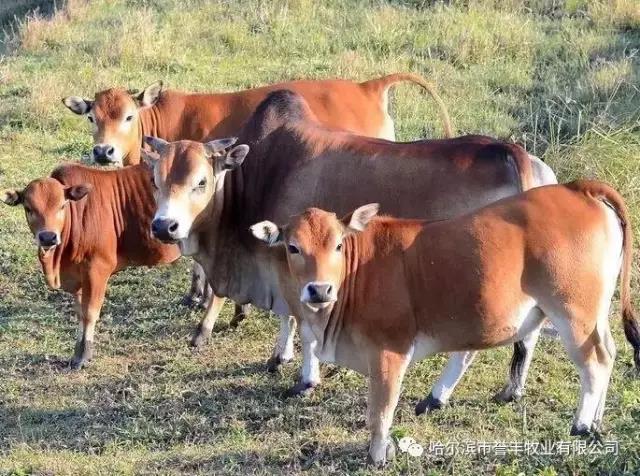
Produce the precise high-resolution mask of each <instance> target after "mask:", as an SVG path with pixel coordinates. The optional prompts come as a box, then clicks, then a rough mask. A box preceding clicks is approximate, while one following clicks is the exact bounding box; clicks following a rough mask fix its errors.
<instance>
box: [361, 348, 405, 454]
mask: <svg viewBox="0 0 640 476" xmlns="http://www.w3.org/2000/svg"><path fill="white" fill-rule="evenodd" d="M410 361H411V358H410V357H409V356H408V355H406V354H402V353H396V352H392V351H388V350H383V351H373V352H372V355H371V356H370V358H369V402H368V406H367V425H368V426H369V429H370V430H371V441H370V443H369V455H368V458H367V462H368V463H369V464H372V465H375V466H382V465H384V464H385V463H386V462H387V461H388V460H391V459H393V458H394V457H395V445H394V443H393V441H392V440H391V438H390V437H389V430H390V429H391V423H392V422H393V414H394V412H395V410H396V406H397V405H398V398H399V397H400V390H401V388H402V380H403V378H404V374H405V372H406V370H407V367H408V366H409V362H410Z"/></svg>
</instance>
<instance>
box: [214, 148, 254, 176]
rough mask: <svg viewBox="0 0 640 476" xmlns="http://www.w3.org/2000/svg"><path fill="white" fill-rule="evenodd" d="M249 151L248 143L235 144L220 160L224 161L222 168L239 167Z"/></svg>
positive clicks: (231, 168)
mask: <svg viewBox="0 0 640 476" xmlns="http://www.w3.org/2000/svg"><path fill="white" fill-rule="evenodd" d="M248 153H249V146H248V145H246V144H240V145H237V146H235V147H234V148H233V149H231V150H230V151H229V152H227V155H225V156H224V157H221V158H220V159H218V160H221V161H222V168H223V169H225V170H233V169H237V168H238V167H240V166H241V165H242V162H244V159H245V157H247V154H248Z"/></svg>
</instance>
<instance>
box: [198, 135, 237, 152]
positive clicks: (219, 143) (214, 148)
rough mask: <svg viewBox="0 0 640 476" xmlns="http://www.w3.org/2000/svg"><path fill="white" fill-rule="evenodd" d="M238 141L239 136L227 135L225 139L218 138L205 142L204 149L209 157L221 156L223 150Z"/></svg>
mask: <svg viewBox="0 0 640 476" xmlns="http://www.w3.org/2000/svg"><path fill="white" fill-rule="evenodd" d="M237 141H238V138H237V137H226V138H224V139H216V140H212V141H209V142H207V143H206V144H204V150H205V151H206V153H207V157H221V156H222V155H223V152H224V151H225V150H226V149H228V148H229V147H231V146H232V145H233V144H235V143H236V142H237Z"/></svg>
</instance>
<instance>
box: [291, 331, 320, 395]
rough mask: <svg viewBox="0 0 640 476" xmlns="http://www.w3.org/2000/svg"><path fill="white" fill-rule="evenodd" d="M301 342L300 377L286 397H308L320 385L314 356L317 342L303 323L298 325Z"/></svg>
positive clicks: (318, 366)
mask: <svg viewBox="0 0 640 476" xmlns="http://www.w3.org/2000/svg"><path fill="white" fill-rule="evenodd" d="M300 338H301V340H302V375H301V376H300V380H299V381H298V383H296V384H295V385H294V386H293V387H291V388H290V389H289V390H288V391H287V396H289V397H293V396H298V395H308V394H310V393H311V392H312V391H313V389H314V388H315V387H317V386H318V385H320V382H321V378H320V359H319V358H318V356H317V355H316V348H317V346H318V341H317V340H316V337H315V335H314V334H313V331H312V330H311V328H310V327H308V326H307V325H306V324H305V323H304V322H302V324H301V325H300Z"/></svg>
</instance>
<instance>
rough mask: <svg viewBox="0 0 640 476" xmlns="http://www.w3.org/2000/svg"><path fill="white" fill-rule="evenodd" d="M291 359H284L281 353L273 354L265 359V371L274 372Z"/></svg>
mask: <svg viewBox="0 0 640 476" xmlns="http://www.w3.org/2000/svg"><path fill="white" fill-rule="evenodd" d="M292 360H293V359H285V358H284V357H282V356H281V355H274V356H272V357H270V358H269V360H267V372H269V373H275V372H277V371H278V370H279V369H280V366H281V365H282V364H288V363H289V362H291V361H292Z"/></svg>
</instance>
